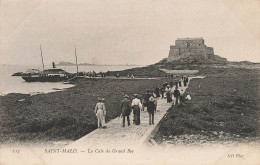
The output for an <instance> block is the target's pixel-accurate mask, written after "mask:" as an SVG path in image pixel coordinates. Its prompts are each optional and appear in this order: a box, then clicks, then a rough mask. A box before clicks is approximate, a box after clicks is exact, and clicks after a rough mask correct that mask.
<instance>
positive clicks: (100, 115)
mask: <svg viewBox="0 0 260 165" xmlns="http://www.w3.org/2000/svg"><path fill="white" fill-rule="evenodd" d="M103 101H104V99H103V98H98V103H97V104H96V107H95V114H96V116H97V119H98V128H101V127H102V126H103V127H105V116H106V107H105V104H104V103H103Z"/></svg>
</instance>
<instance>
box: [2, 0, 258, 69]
mask: <svg viewBox="0 0 260 165" xmlns="http://www.w3.org/2000/svg"><path fill="white" fill-rule="evenodd" d="M0 7H1V8H0V12H1V13H0V14H1V15H0V21H1V22H0V25H1V27H0V30H1V31H0V39H1V40H0V63H1V64H24V65H27V64H29V65H32V64H41V58H40V48H39V47H40V44H41V46H42V50H43V56H44V61H45V63H47V64H50V63H51V62H52V61H69V62H74V61H75V58H74V49H75V47H77V54H78V61H79V62H80V63H85V62H86V63H94V64H140V65H146V64H152V63H155V62H158V61H159V60H161V59H162V58H165V57H167V56H168V53H169V48H170V45H174V42H175V40H176V38H182V37H203V38H204V39H205V44H206V45H207V46H210V47H214V51H215V54H218V55H220V56H222V57H225V58H227V59H228V60H231V61H240V60H249V61H253V62H260V2H259V0H162V1H159V0H158V1H157V0H0Z"/></svg>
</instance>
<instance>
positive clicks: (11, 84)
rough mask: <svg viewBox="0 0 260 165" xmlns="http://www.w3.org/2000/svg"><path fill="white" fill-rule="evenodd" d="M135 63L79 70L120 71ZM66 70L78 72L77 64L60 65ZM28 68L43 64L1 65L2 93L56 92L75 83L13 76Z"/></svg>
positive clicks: (86, 67)
mask: <svg viewBox="0 0 260 165" xmlns="http://www.w3.org/2000/svg"><path fill="white" fill-rule="evenodd" d="M51 67H52V66H45V69H49V68H51ZM135 67H141V66H135V65H86V66H79V72H81V71H82V72H83V71H85V72H89V71H91V72H93V71H95V72H97V73H98V72H107V71H120V70H125V69H131V68H135ZM57 68H61V69H64V70H66V71H67V72H69V73H76V70H77V69H76V66H58V67H57ZM28 69H40V70H42V68H41V66H38V65H35V66H25V65H0V75H1V76H0V95H1V96H3V95H7V94H9V93H21V94H30V95H35V94H41V93H49V92H56V91H60V90H64V89H66V88H71V87H73V86H74V85H73V84H64V83H63V82H25V81H24V80H23V79H22V78H21V77H20V76H12V74H13V73H16V72H26V71H27V70H28Z"/></svg>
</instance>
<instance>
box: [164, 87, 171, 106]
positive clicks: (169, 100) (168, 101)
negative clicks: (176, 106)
mask: <svg viewBox="0 0 260 165" xmlns="http://www.w3.org/2000/svg"><path fill="white" fill-rule="evenodd" d="M165 92H166V97H167V103H171V102H172V97H171V88H170V85H167V87H166V89H165Z"/></svg>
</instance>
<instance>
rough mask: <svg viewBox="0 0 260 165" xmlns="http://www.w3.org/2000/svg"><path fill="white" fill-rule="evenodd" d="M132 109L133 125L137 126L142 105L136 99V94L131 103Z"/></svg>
mask: <svg viewBox="0 0 260 165" xmlns="http://www.w3.org/2000/svg"><path fill="white" fill-rule="evenodd" d="M131 106H132V109H133V114H134V124H135V125H139V124H140V122H141V121H140V110H141V109H142V103H141V101H140V99H138V94H134V99H133V101H132V104H131Z"/></svg>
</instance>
